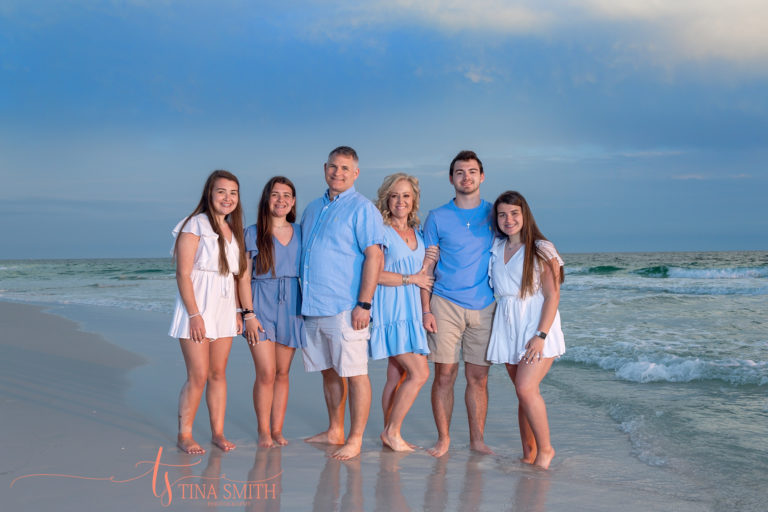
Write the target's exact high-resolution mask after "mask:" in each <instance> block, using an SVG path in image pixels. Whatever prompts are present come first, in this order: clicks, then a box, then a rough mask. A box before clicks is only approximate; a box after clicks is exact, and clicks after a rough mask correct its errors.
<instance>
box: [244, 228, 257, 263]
mask: <svg viewBox="0 0 768 512" xmlns="http://www.w3.org/2000/svg"><path fill="white" fill-rule="evenodd" d="M244 238H245V252H246V254H247V255H248V258H249V259H253V258H255V257H256V255H257V254H259V247H258V245H257V244H256V224H253V225H251V226H248V227H247V228H245V233H244Z"/></svg>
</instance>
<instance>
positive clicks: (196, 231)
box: [173, 213, 219, 238]
mask: <svg viewBox="0 0 768 512" xmlns="http://www.w3.org/2000/svg"><path fill="white" fill-rule="evenodd" d="M188 219H189V221H188V222H187V219H182V220H181V221H180V222H179V223H178V224H176V227H175V228H173V237H174V238H176V237H178V236H179V232H182V233H192V234H193V235H196V236H210V237H214V238H218V237H219V235H217V234H216V232H215V231H214V230H213V228H212V227H211V223H210V222H209V221H208V217H207V216H206V215H205V214H204V213H199V214H197V215H195V216H194V217H188ZM184 222H187V223H186V224H184ZM182 225H183V226H184V228H183V229H182Z"/></svg>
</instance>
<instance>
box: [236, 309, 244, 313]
mask: <svg viewBox="0 0 768 512" xmlns="http://www.w3.org/2000/svg"><path fill="white" fill-rule="evenodd" d="M242 312H243V310H242V308H237V309H236V310H235V313H242Z"/></svg>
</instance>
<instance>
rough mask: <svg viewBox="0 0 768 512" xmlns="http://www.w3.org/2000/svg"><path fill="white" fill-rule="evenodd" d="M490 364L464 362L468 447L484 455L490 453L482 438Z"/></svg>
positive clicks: (486, 407) (491, 451)
mask: <svg viewBox="0 0 768 512" xmlns="http://www.w3.org/2000/svg"><path fill="white" fill-rule="evenodd" d="M489 369H490V366H482V365H479V364H472V363H464V375H465V376H466V378H467V389H466V390H465V391H464V402H465V403H466V404H467V419H468V420H469V448H470V449H471V450H474V451H476V452H479V453H482V454H484V455H492V454H493V450H491V449H490V448H488V445H486V444H485V441H484V439H483V437H484V433H485V418H486V416H487V415H488V370H489Z"/></svg>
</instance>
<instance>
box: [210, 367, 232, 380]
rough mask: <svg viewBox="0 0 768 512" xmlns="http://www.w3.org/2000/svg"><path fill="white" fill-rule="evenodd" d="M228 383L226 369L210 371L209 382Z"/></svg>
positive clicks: (212, 369)
mask: <svg viewBox="0 0 768 512" xmlns="http://www.w3.org/2000/svg"><path fill="white" fill-rule="evenodd" d="M222 381H223V382H226V381H227V371H226V369H225V368H211V369H210V370H209V371H208V382H216V383H219V382H222Z"/></svg>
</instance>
